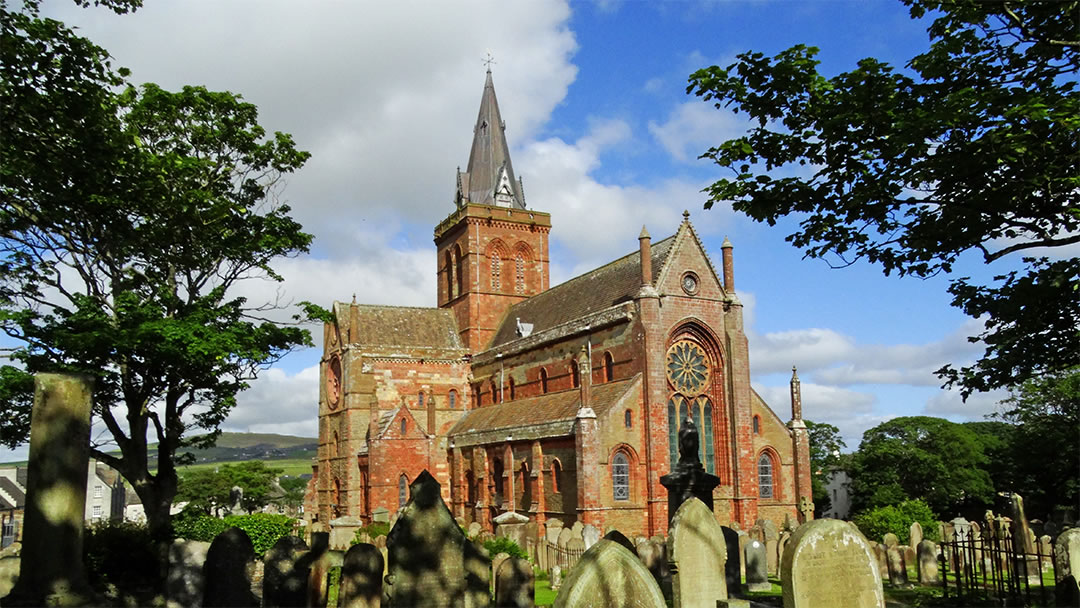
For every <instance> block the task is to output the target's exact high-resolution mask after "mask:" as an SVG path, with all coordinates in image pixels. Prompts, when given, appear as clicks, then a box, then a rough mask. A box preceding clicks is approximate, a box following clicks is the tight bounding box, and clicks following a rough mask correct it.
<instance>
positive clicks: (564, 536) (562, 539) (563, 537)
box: [555, 528, 584, 549]
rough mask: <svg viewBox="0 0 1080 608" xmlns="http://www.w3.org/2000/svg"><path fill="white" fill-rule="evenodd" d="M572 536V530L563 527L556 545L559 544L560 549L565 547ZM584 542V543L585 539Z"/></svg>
mask: <svg viewBox="0 0 1080 608" xmlns="http://www.w3.org/2000/svg"><path fill="white" fill-rule="evenodd" d="M572 536H573V534H572V533H571V532H570V528H563V529H561V530H559V536H558V538H557V539H556V540H555V544H556V546H558V547H559V548H560V549H565V548H566V543H568V542H570V538H571V537H572ZM582 542H583V543H584V541H582Z"/></svg>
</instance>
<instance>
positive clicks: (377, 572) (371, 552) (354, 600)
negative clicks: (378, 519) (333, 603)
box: [338, 543, 383, 608]
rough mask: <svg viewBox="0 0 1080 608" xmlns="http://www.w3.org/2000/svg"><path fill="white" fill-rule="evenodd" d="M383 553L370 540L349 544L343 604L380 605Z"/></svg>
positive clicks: (357, 607) (346, 607) (343, 607)
mask: <svg viewBox="0 0 1080 608" xmlns="http://www.w3.org/2000/svg"><path fill="white" fill-rule="evenodd" d="M382 577H383V557H382V553H380V552H379V548H378V547H376V546H375V545H371V544H367V543H359V544H356V545H353V546H352V547H349V550H348V551H347V552H346V553H345V560H344V562H343V563H342V565H341V587H340V588H339V590H338V607H339V608H379V606H380V603H381V601H382Z"/></svg>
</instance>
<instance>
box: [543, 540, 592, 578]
mask: <svg viewBox="0 0 1080 608" xmlns="http://www.w3.org/2000/svg"><path fill="white" fill-rule="evenodd" d="M539 550H540V551H543V552H544V556H545V557H546V560H547V561H546V562H545V563H546V565H547V568H548V569H551V567H552V566H559V567H560V568H562V570H563V572H567V571H569V570H570V569H571V568H573V567H574V566H575V565H576V564H577V563H578V560H580V559H581V556H582V554H584V553H585V550H584V549H567V548H564V547H560V546H558V545H556V544H555V543H552V542H551V541H549V540H547V539H546V538H542V539H540V541H539Z"/></svg>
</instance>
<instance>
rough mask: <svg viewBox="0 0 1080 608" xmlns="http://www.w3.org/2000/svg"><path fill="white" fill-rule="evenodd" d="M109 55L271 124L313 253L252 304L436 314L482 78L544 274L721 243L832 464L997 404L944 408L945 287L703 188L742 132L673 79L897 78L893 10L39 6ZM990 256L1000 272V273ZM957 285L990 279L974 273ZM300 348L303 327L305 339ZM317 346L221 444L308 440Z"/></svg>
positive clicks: (950, 319)
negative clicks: (669, 241) (828, 435)
mask: <svg viewBox="0 0 1080 608" xmlns="http://www.w3.org/2000/svg"><path fill="white" fill-rule="evenodd" d="M46 10H47V12H49V13H50V14H52V15H55V16H57V17H59V18H61V19H63V20H64V21H66V22H68V23H70V24H76V25H78V26H79V27H80V31H81V32H82V33H83V34H84V35H86V36H88V37H89V38H91V39H92V40H94V41H95V42H97V43H98V44H100V45H101V46H103V47H105V48H106V49H108V50H109V51H110V52H111V53H112V54H113V55H114V57H115V58H116V64H118V65H123V66H127V67H129V68H131V69H132V70H133V76H132V79H133V80H134V81H136V82H145V81H151V82H156V83H158V84H160V85H162V86H164V87H166V88H178V87H180V86H182V85H185V84H203V85H206V86H207V87H209V88H212V89H219V90H221V89H224V90H231V91H234V92H238V93H241V94H243V95H244V97H245V98H246V99H247V100H249V101H251V102H253V103H255V104H257V105H258V106H259V108H260V116H261V122H262V124H263V125H264V126H266V127H267V128H268V129H269V130H281V131H286V132H290V133H292V134H293V136H294V137H295V139H296V141H297V142H298V144H299V146H300V147H301V148H304V149H307V150H310V151H311V152H312V154H313V157H312V159H311V161H310V162H309V163H308V165H307V166H306V167H305V168H304V169H303V170H301V171H300V172H299V173H297V174H296V175H294V176H291V177H290V178H289V180H288V186H287V188H286V189H285V190H284V191H283V193H282V200H285V201H287V202H288V203H289V204H290V205H291V206H292V207H293V210H294V215H295V216H296V217H297V218H298V219H299V220H300V221H301V222H302V223H303V224H304V225H305V227H306V228H307V229H308V230H309V231H311V232H313V233H314V234H315V236H316V244H315V250H314V252H313V254H312V255H311V256H307V257H305V258H301V259H292V260H285V261H283V262H282V263H281V264H279V265H278V269H279V271H280V272H281V273H282V274H283V276H285V277H286V282H285V284H284V285H283V286H280V287H281V291H280V292H279V291H278V287H279V286H276V285H273V284H270V283H267V282H258V283H254V284H252V285H251V286H249V287H248V288H247V293H248V295H249V296H251V297H252V298H256V299H258V298H262V299H267V298H273V297H276V296H278V295H281V296H282V297H283V299H284V300H286V301H287V300H305V299H307V300H312V301H315V302H319V303H322V304H326V305H329V304H330V302H331V301H332V300H334V299H337V300H347V299H349V298H350V297H351V296H352V294H353V293H356V294H357V299H358V300H359V301H362V302H368V303H378V304H407V305H415V306H433V305H434V303H435V267H436V262H435V250H434V246H433V244H432V229H433V227H434V225H435V224H436V223H437V222H438V221H439V220H441V219H442V218H443V217H445V216H446V215H447V214H449V213H450V211H451V210H452V208H453V205H452V202H451V196H452V194H453V187H454V181H453V176H454V170H455V168H456V167H458V166H463V165H464V164H465V163H466V162H467V160H468V151H469V145H470V141H471V134H472V125H473V121H474V120H475V117H476V110H477V107H478V104H479V101H480V94H481V90H482V86H483V81H484V67H483V63H482V59H483V58H484V56H485V54H486V53H487V52H489V51H490V52H491V53H492V54H493V55H494V58H495V62H496V63H495V65H494V66H493V67H492V71H493V74H494V80H495V87H496V90H497V92H498V96H499V102H500V106H501V108H502V111H503V118H504V119H505V120H506V122H507V127H508V131H507V137H508V140H509V143H510V146H511V149H512V156H513V159H514V166H515V169H516V171H517V173H518V175H520V176H522V177H523V179H524V184H525V194H526V200H527V203H528V205H529V206H531V207H533V208H536V209H539V210H542V211H548V212H550V213H551V214H552V224H553V228H552V233H551V242H552V274H553V278H554V279H555V281H556V282H557V281H560V280H565V279H567V278H569V277H571V276H575V275H576V274H579V273H581V272H584V271H587V270H589V269H591V268H594V267H596V266H597V265H599V264H602V263H605V262H607V261H609V260H611V259H613V258H615V257H617V256H620V255H622V254H625V253H628V252H630V251H632V250H634V249H635V248H636V247H637V234H638V232H639V230H640V228H641V225H642V224H646V225H647V226H648V229H649V231H650V232H651V233H652V235H653V237H654V238H662V237H664V236H667V235H668V234H670V233H672V232H673V231H674V229H675V228H676V226H677V225H678V223H679V221H680V220H681V212H682V210H683V209H689V210H690V211H691V221H692V222H693V223H694V226H695V228H696V229H697V230H698V231H699V233H700V234H701V236H702V237H703V238H704V240H705V243H706V246H707V248H708V249H709V250H710V252H711V253H712V255H713V256H714V257H717V258H718V256H719V254H720V243H721V242H722V240H723V239H724V237H725V236H728V237H729V238H730V239H731V240H732V242H733V243H734V245H735V250H734V255H735V283H736V289H737V292H738V294H739V296H740V298H742V300H743V302H744V303H745V304H746V305H747V333H748V335H749V336H750V341H751V342H750V349H751V373H752V380H753V383H754V386H755V387H756V388H757V390H758V391H759V392H760V393H761V394H762V395H763V396H764V397H765V398H766V400H767V401H769V402H770V403H771V404H772V406H773V408H774V410H776V411H777V413H778V414H780V416H781V417H782V418H784V419H786V418H787V417H788V416H789V411H790V410H789V404H788V402H787V396H786V395H787V381H788V378H789V377H790V369H791V366H792V365H797V366H798V367H799V370H800V377H801V378H802V380H803V387H804V388H803V394H804V411H805V416H806V417H807V418H809V419H813V420H817V421H825V422H830V423H832V424H836V425H837V426H838V427H840V428H841V430H842V432H843V434H844V436H845V438H846V440H847V442H848V446H849V448H852V449H853V448H855V447H857V445H858V441H859V438H860V437H861V434H862V432H863V431H865V430H866V429H868V428H870V427H871V426H874V425H875V424H878V423H880V422H882V421H884V420H887V419H888V418H891V417H895V416H902V415H917V414H928V415H943V416H948V417H950V418H953V419H955V420H965V419H981V418H982V416H983V415H984V414H985V413H987V412H989V411H991V410H992V409H993V407H994V403H995V402H996V400H997V399H999V398H1001V396H1002V395H1000V394H997V395H986V396H976V397H974V398H973V399H971V400H969V402H968V403H966V404H963V403H961V401H960V399H959V396H958V395H957V394H955V393H951V392H947V391H942V390H940V389H939V388H938V387H939V384H940V383H939V382H938V381H937V379H936V378H935V377H934V376H933V374H932V373H931V372H932V371H933V370H934V369H936V368H937V367H940V366H941V365H943V364H944V363H947V362H959V363H964V362H966V361H970V360H971V359H973V358H974V357H975V356H976V355H977V354H978V353H979V352H980V349H979V348H978V347H977V346H973V345H970V344H968V343H967V341H966V340H965V337H966V336H967V335H970V334H972V333H973V332H977V331H978V328H979V324H978V323H977V322H976V321H973V320H971V319H967V318H965V317H964V316H963V315H962V314H961V313H960V312H959V311H957V310H955V309H953V308H950V307H949V298H948V296H947V294H946V293H945V286H946V284H947V282H946V280H945V279H944V278H940V277H939V278H935V279H930V280H926V281H922V280H918V279H908V278H905V279H900V278H897V277H885V276H883V275H882V273H881V272H880V270H879V269H877V268H876V267H872V266H869V265H866V264H856V265H854V266H852V267H849V268H845V269H842V270H831V269H829V268H828V266H827V265H826V264H825V263H824V262H822V261H819V260H803V259H802V255H801V253H800V252H799V251H798V250H796V249H794V248H792V247H791V246H790V245H789V244H787V243H786V242H785V241H784V236H785V235H787V234H788V233H789V232H790V231H791V227H792V226H793V224H792V223H791V222H785V223H781V224H779V225H778V226H775V227H768V226H766V225H760V224H754V223H753V222H750V221H749V220H747V219H746V218H744V217H742V216H739V215H737V214H735V213H733V212H732V211H731V209H730V208H729V207H727V206H725V205H718V206H717V207H716V208H714V209H712V210H709V211H705V210H703V209H702V205H703V203H704V201H705V195H704V194H702V193H701V189H702V188H703V187H705V186H706V185H707V184H709V183H710V182H712V181H714V180H716V179H718V178H719V177H721V176H722V174H721V172H720V170H719V169H718V168H715V167H713V166H711V165H709V164H708V163H707V162H705V161H701V160H698V159H697V156H698V155H699V154H700V153H701V152H703V151H704V150H705V149H706V148H708V147H709V146H710V145H715V144H719V143H720V142H722V141H723V140H724V139H726V138H729V137H734V136H737V135H738V134H740V133H741V132H742V130H743V129H744V126H743V122H742V117H741V116H736V115H734V114H732V113H731V112H730V111H727V110H718V109H715V108H713V107H712V106H711V105H710V104H707V103H703V102H701V101H700V100H698V99H697V98H693V97H688V96H687V95H686V93H685V88H686V79H687V76H688V74H689V73H691V72H692V71H694V70H696V69H698V68H700V67H706V66H708V65H712V64H719V65H727V64H728V63H730V62H731V61H733V59H734V57H735V55H736V54H737V53H740V52H743V51H747V50H755V51H761V52H764V53H766V54H775V53H776V52H779V51H781V50H783V49H785V48H787V47H789V46H792V45H794V44H799V43H802V44H807V45H813V46H817V47H819V48H820V49H821V53H820V55H819V57H820V59H821V61H822V70H823V71H824V72H825V73H826V74H830V75H831V74H835V73H838V72H841V71H844V70H847V69H851V68H852V67H853V66H854V64H855V62H856V61H857V60H858V59H859V58H862V57H867V56H873V57H877V58H879V59H882V60H885V61H889V62H891V63H893V64H894V65H896V66H898V67H902V66H903V64H904V62H905V61H906V59H907V58H910V57H911V56H912V55H914V54H916V53H918V52H919V51H920V49H923V48H925V46H926V40H927V37H926V33H925V28H926V26H927V25H928V22H926V21H925V20H924V21H921V22H920V21H912V20H911V19H910V18H909V17H908V14H907V10H906V7H905V6H903V5H902V4H901V3H900V2H898V1H894V0H859V1H847V0H827V1H826V0H803V1H772V0H751V1H736V0H732V1H708V2H690V1H686V2H656V3H653V2H637V1H635V2H618V1H609V2H571V3H569V4H567V3H563V2H554V1H552V2H514V3H503V2H480V3H464V2H454V3H434V2H421V1H414V2H408V1H406V2H394V3H350V2H343V1H342V2H309V3H290V2H285V1H272V0H260V1H258V2H255V1H237V2H227V3H225V2H218V3H209V2H202V3H196V2H163V1H161V0H148V1H147V3H146V6H145V7H144V8H142V9H140V10H139V11H138V12H137V13H135V14H133V15H125V16H115V15H112V14H111V13H109V12H108V11H105V10H102V9H95V8H91V9H79V8H76V7H74V6H72V5H71V4H70V3H69V2H55V3H53V4H47V6H46ZM1006 263H1007V262H1006ZM963 269H964V270H965V271H966V272H974V273H980V274H985V273H987V272H990V271H993V270H996V269H990V270H986V269H984V268H982V267H981V266H980V264H979V263H978V261H977V260H969V261H968V262H967V263H966V264H964V265H963ZM315 333H316V334H319V335H317V338H318V337H320V336H321V332H319V331H316V332H315ZM318 352H319V351H318V350H314V349H312V350H309V351H306V352H300V353H296V354H294V355H291V356H290V357H288V358H287V359H286V360H284V361H282V362H281V363H280V364H278V365H277V366H275V367H274V368H273V369H272V370H269V371H268V372H267V373H266V374H264V375H263V377H262V378H260V380H258V381H256V383H255V384H254V386H253V388H252V390H251V391H249V392H248V393H246V394H245V395H243V396H242V397H241V404H240V406H239V407H238V408H237V410H236V411H235V412H234V413H233V415H232V416H230V418H229V420H228V421H227V422H226V423H225V425H224V426H225V428H226V429H227V430H251V431H261V432H282V433H292V434H300V435H308V436H314V434H315V433H316V429H317V425H316V419H315V416H316V410H317V407H316V400H317V392H318V389H317V375H318V374H317V368H316V364H317V361H318Z"/></svg>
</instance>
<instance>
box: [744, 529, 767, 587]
mask: <svg viewBox="0 0 1080 608" xmlns="http://www.w3.org/2000/svg"><path fill="white" fill-rule="evenodd" d="M746 588H747V589H749V590H750V591H769V590H770V589H772V583H770V582H769V559H768V558H767V557H765V545H763V544H761V542H760V541H756V540H752V541H750V542H749V543H747V544H746Z"/></svg>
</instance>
